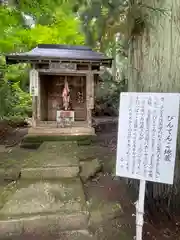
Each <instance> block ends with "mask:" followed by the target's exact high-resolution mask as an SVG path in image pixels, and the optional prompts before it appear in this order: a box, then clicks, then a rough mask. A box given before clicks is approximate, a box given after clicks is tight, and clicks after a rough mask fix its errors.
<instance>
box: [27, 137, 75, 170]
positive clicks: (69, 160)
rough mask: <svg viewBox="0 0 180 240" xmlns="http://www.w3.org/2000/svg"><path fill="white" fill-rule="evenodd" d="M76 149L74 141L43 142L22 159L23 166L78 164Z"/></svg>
mask: <svg viewBox="0 0 180 240" xmlns="http://www.w3.org/2000/svg"><path fill="white" fill-rule="evenodd" d="M77 149H78V146H77V144H76V143H71V142H66V143H63V142H45V143H43V144H42V145H41V146H40V148H39V149H38V150H37V151H36V152H34V153H32V154H31V155H30V156H29V157H28V158H27V159H26V160H25V161H24V164H23V167H24V168H25V167H27V168H28V167H30V168H33V167H69V166H78V165H79V159H78V157H77Z"/></svg>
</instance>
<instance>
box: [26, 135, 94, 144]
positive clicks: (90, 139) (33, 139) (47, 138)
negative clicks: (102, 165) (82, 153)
mask: <svg viewBox="0 0 180 240" xmlns="http://www.w3.org/2000/svg"><path fill="white" fill-rule="evenodd" d="M95 139H96V136H91V135H84V136H83V135H80V136H77V135H74V136H67V135H65V136H29V135H27V136H26V137H25V138H24V140H23V143H25V142H26V143H27V142H30V143H33V142H35V143H38V142H41V143H42V142H46V141H48V142H50V141H77V142H78V143H80V144H83V142H84V143H86V144H87V143H89V144H90V143H92V142H93V141H95Z"/></svg>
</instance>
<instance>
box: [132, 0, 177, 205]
mask: <svg viewBox="0 0 180 240" xmlns="http://www.w3.org/2000/svg"><path fill="white" fill-rule="evenodd" d="M136 7H138V6H137V5H136ZM131 8H132V9H133V8H134V6H133V5H132V6H131ZM179 9H180V1H178V0H173V1H169V0H162V1H158V0H153V1H152V0H142V1H141V8H140V7H138V11H139V13H140V15H139V16H140V19H139V20H140V21H139V23H141V25H139V26H137V25H138V24H137V23H136V24H135V25H134V28H132V29H131V31H130V32H131V41H130V48H129V67H128V73H129V74H128V75H129V76H128V90H129V91H136V92H180V78H179V75H180V71H179V70H180V58H179V53H180V25H179V23H180V18H179ZM135 27H139V28H137V29H138V31H134V32H133V31H132V30H135ZM179 137H180V135H179V134H178V147H177V157H176V168H175V179H174V186H173V187H170V186H168V185H163V184H153V191H152V193H153V197H168V198H169V200H171V197H175V195H176V194H178V195H179V193H180V185H179V181H180V177H179V176H180V174H179V173H180V168H179V157H180V145H179V140H180V139H179ZM151 189H152V188H151ZM170 193H172V194H170ZM172 199H173V198H172Z"/></svg>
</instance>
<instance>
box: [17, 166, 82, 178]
mask: <svg viewBox="0 0 180 240" xmlns="http://www.w3.org/2000/svg"><path fill="white" fill-rule="evenodd" d="M78 175H79V166H71V167H44V168H23V169H21V179H22V180H23V179H36V180H41V179H46V180H53V179H62V178H74V177H77V176H78Z"/></svg>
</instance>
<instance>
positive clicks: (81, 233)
mask: <svg viewBox="0 0 180 240" xmlns="http://www.w3.org/2000/svg"><path fill="white" fill-rule="evenodd" d="M12 239H13V240H37V239H38V240H97V238H95V236H93V235H92V234H90V233H89V231H88V230H87V229H82V230H71V231H61V232H59V233H55V234H52V233H48V234H47V233H41V234H38V233H22V234H21V235H11V236H7V237H5V238H3V240H12Z"/></svg>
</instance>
